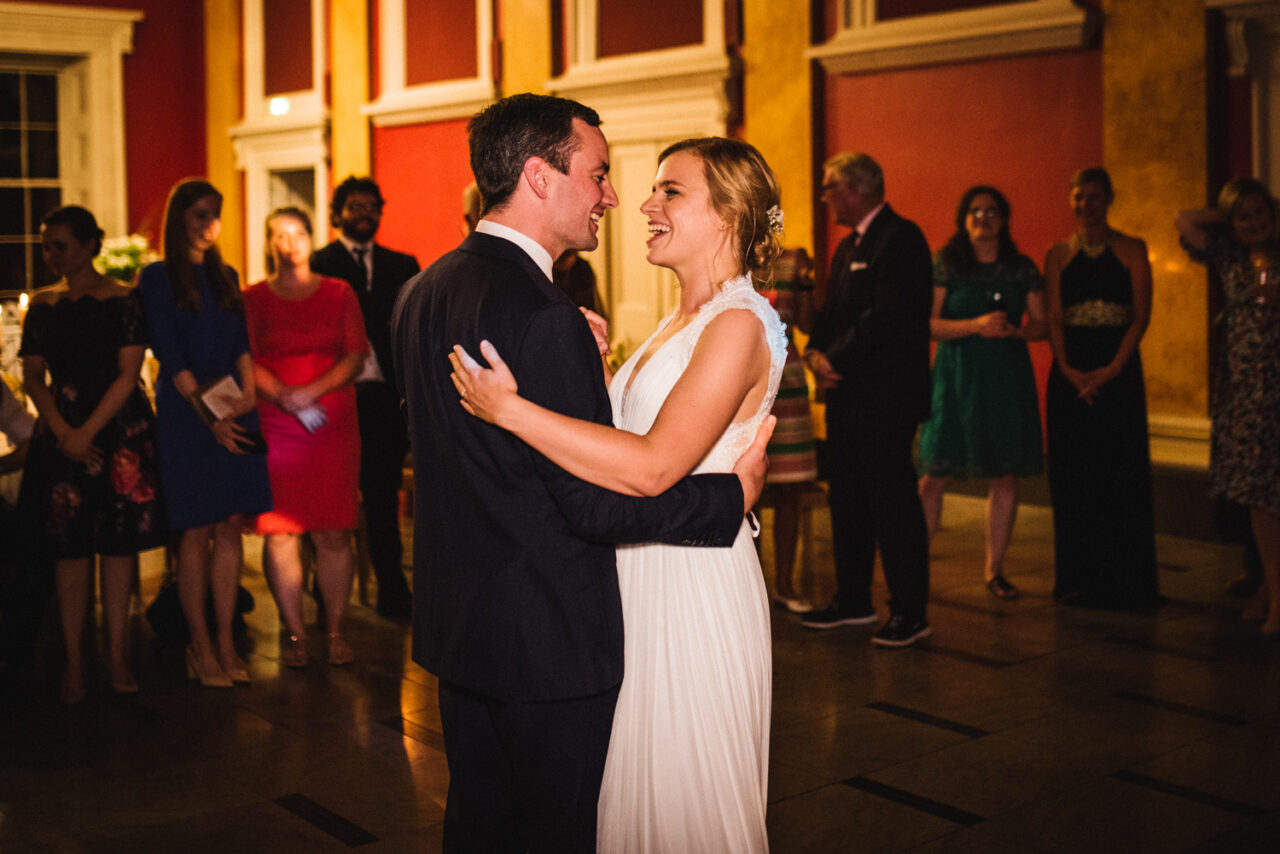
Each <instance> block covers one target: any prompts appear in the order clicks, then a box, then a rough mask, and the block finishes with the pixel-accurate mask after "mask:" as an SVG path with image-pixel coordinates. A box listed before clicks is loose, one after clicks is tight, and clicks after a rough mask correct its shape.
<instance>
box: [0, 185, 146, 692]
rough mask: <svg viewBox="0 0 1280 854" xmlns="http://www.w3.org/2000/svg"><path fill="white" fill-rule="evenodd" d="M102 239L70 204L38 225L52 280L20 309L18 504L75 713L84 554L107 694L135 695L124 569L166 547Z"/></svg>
mask: <svg viewBox="0 0 1280 854" xmlns="http://www.w3.org/2000/svg"><path fill="white" fill-rule="evenodd" d="M102 236H103V232H102V229H100V228H99V227H98V223H97V220H96V219H94V216H93V214H92V213H90V212H89V211H87V210H85V209H84V208H82V207H78V206H76V205H68V206H66V207H62V208H58V209H57V210H55V211H53V212H52V213H50V214H49V215H48V216H46V217H45V218H44V220H43V221H42V223H41V225H40V246H41V251H42V254H43V255H44V260H45V263H46V264H48V265H49V269H51V270H52V271H53V273H54V274H55V275H57V276H58V277H59V278H58V281H56V282H55V283H53V284H52V285H50V286H49V287H47V288H43V289H41V290H39V291H37V292H36V294H35V298H34V299H33V300H32V301H31V309H30V311H28V312H27V317H26V322H25V323H24V325H23V329H22V349H21V351H20V353H19V355H20V356H21V357H22V372H23V376H24V378H25V381H24V384H25V387H26V391H27V394H28V395H29V396H30V397H31V399H32V401H34V402H35V405H36V409H37V410H38V411H39V413H40V420H39V423H38V425H37V428H36V433H35V435H34V436H33V437H32V440H31V447H30V449H29V451H28V453H27V467H26V475H25V477H24V478H23V483H22V495H21V496H20V498H19V504H20V505H24V506H26V507H30V508H32V509H33V510H34V511H35V512H36V513H37V514H38V518H39V519H40V520H41V523H42V528H41V531H40V533H41V535H42V536H43V538H44V539H45V542H46V544H47V546H48V548H49V549H50V553H51V555H52V557H53V559H54V561H55V567H54V577H55V586H56V588H57V595H58V608H59V612H60V614H61V617H62V636H63V641H64V643H65V646H66V672H65V673H64V675H63V677H62V685H61V690H60V694H61V697H62V700H63V702H65V703H77V702H79V701H80V700H82V699H84V696H85V693H86V690H87V689H86V674H85V661H84V658H83V654H82V650H83V648H84V643H83V641H84V627H85V624H86V622H87V621H88V620H87V618H88V614H89V604H90V602H91V600H92V598H93V575H92V571H93V559H94V556H95V555H97V556H98V557H99V558H100V561H99V563H100V572H101V589H102V611H103V618H104V622H105V624H106V636H107V672H108V676H109V680H110V684H111V690H112V691H114V692H115V693H117V694H128V693H134V692H136V691H137V690H138V683H137V682H136V681H135V680H134V677H133V673H132V671H131V669H130V667H129V663H128V656H127V654H126V650H125V635H126V627H127V621H128V616H129V597H130V593H131V590H132V584H133V578H134V566H135V561H136V559H137V555H138V552H140V551H142V550H144V549H151V548H155V547H157V546H161V545H164V543H165V540H166V538H167V536H168V530H167V525H166V523H165V518H164V509H163V507H162V506H161V504H160V499H159V495H158V479H159V478H158V473H157V471H156V444H155V416H154V415H153V414H152V411H151V404H150V403H149V402H148V401H147V398H146V395H145V394H144V393H143V390H142V386H141V385H140V383H139V370H140V369H141V367H142V357H143V353H144V351H145V350H146V346H147V331H146V323H145V321H144V318H143V312H142V303H141V301H140V300H139V299H138V296H137V294H136V293H135V292H134V291H133V290H132V289H131V288H129V287H126V286H125V285H122V284H120V283H119V282H117V281H115V280H114V279H110V278H108V277H106V276H104V275H102V274H100V273H98V271H97V270H95V269H94V268H93V259H94V257H95V256H96V255H97V254H98V252H99V250H100V249H101V248H102Z"/></svg>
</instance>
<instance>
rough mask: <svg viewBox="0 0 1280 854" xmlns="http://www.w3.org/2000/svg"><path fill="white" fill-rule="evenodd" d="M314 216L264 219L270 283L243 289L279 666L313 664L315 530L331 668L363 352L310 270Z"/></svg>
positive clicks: (349, 322)
mask: <svg viewBox="0 0 1280 854" xmlns="http://www.w3.org/2000/svg"><path fill="white" fill-rule="evenodd" d="M310 257H311V220H310V218H309V217H308V216H307V215H306V213H304V212H303V211H301V210H298V209H297V208H280V209H278V210H275V211H273V212H272V213H271V214H270V216H268V217H267V271H268V273H269V277H268V278H267V280H266V281H263V282H259V283H258V284H256V285H254V286H253V287H251V288H249V289H248V290H247V291H246V292H245V295H244V296H245V300H244V302H245V315H246V319H247V321H248V325H249V346H250V349H251V350H252V351H253V361H254V371H255V378H256V380H257V384H258V400H259V411H260V413H261V417H262V433H263V437H264V438H265V439H266V442H267V470H268V473H269V474H270V478H271V492H272V495H273V497H274V499H275V508H274V509H273V510H272V511H271V512H270V513H264V514H262V515H261V516H259V517H258V522H257V531H258V533H259V534H262V535H263V537H264V538H265V539H264V544H263V549H262V564H263V569H264V570H265V571H266V575H267V581H268V582H269V583H270V585H271V592H272V595H273V596H275V600H276V607H277V608H278V609H279V612H280V619H281V621H282V622H283V623H284V625H285V628H286V630H287V631H288V640H287V642H286V643H285V644H284V649H283V650H282V651H281V660H282V661H283V663H284V664H285V665H286V666H289V667H304V666H306V664H307V663H308V661H309V656H308V653H307V645H306V632H305V629H304V627H303V623H302V560H301V557H300V555H299V552H298V536H299V535H300V534H304V533H308V532H309V533H310V534H311V540H312V542H313V543H314V544H315V548H316V576H317V578H318V580H319V586H320V594H321V596H322V597H323V599H324V604H325V609H324V612H325V614H324V615H325V627H324V628H325V632H326V633H327V635H328V640H329V644H328V660H329V663H330V664H335V665H340V664H347V663H349V662H350V661H352V660H353V659H354V655H353V654H352V652H351V647H350V646H349V645H348V644H347V642H346V640H345V639H344V638H343V636H342V617H343V614H344V613H345V611H346V605H347V599H348V597H349V596H350V595H351V578H352V574H353V571H354V561H353V559H352V554H351V531H352V529H354V528H355V526H356V507H357V499H358V496H357V490H358V479H359V465H360V462H359V461H360V433H359V428H358V427H357V422H356V395H355V388H354V386H353V385H352V381H353V380H354V378H355V376H356V374H357V373H358V372H359V370H360V367H361V365H362V364H363V363H364V358H365V352H366V351H367V350H368V348H369V343H368V340H367V339H366V337H365V331H364V320H363V318H362V317H361V314H360V305H359V303H358V302H357V301H356V296H355V294H354V293H353V292H352V290H351V288H350V287H349V286H348V285H347V283H346V282H344V281H342V280H340V279H329V278H324V277H322V276H319V275H317V274H315V273H313V272H311V264H310Z"/></svg>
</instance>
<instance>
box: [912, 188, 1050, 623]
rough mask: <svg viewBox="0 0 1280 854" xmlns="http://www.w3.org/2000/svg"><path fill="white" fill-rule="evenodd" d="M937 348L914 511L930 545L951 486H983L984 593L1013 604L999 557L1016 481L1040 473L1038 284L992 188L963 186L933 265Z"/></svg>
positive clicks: (1014, 504) (1014, 505)
mask: <svg viewBox="0 0 1280 854" xmlns="http://www.w3.org/2000/svg"><path fill="white" fill-rule="evenodd" d="M933 280H934V290H933V318H932V319H931V320H930V322H929V327H930V332H931V334H932V337H933V340H934V341H937V342H938V349H937V353H936V355H935V357H934V363H933V401H932V405H931V415H930V418H929V420H928V421H926V422H925V423H924V425H923V426H922V427H921V430H920V467H921V468H922V469H923V470H924V472H925V475H924V477H923V478H921V480H920V502H921V504H922V505H923V507H924V515H925V523H926V525H927V526H928V530H929V536H930V537H931V538H932V536H933V534H934V533H935V532H936V531H937V530H938V524H939V522H940V520H941V518H942V495H943V491H944V489H945V488H946V485H947V482H948V480H949V479H950V478H952V477H959V478H970V477H981V478H986V479H987V480H988V483H989V485H988V488H987V528H986V543H987V548H986V564H985V567H984V575H985V578H986V587H987V591H988V592H989V593H990V594H991V595H992V596H995V597H996V598H997V599H1016V598H1018V595H1019V593H1018V588H1017V587H1015V586H1014V585H1013V583H1012V582H1010V581H1009V580H1008V579H1007V578H1006V577H1005V575H1004V567H1003V564H1004V554H1005V550H1006V548H1007V547H1008V545H1009V537H1010V535H1011V534H1012V532H1013V523H1014V519H1015V518H1016V516H1017V512H1018V481H1017V478H1019V477H1029V476H1033V475H1037V474H1039V473H1040V472H1041V470H1042V468H1043V453H1042V439H1041V434H1040V409H1039V405H1038V403H1037V399H1036V384H1035V375H1034V374H1033V372H1032V369H1031V357H1030V355H1029V354H1028V353H1027V343H1026V342H1027V341H1034V340H1038V339H1041V338H1043V337H1044V334H1045V322H1044V297H1043V293H1042V287H1043V280H1042V279H1041V278H1040V271H1039V270H1038V269H1036V265H1035V262H1034V261H1032V260H1031V259H1030V258H1028V257H1027V256H1026V255H1022V254H1020V253H1019V252H1018V247H1017V246H1016V245H1015V244H1014V242H1013V238H1012V237H1010V235H1009V202H1008V200H1006V199H1005V197H1004V194H1003V193H1001V192H1000V191H999V190H997V189H996V188H995V187H989V186H981V185H980V186H976V187H970V188H969V189H968V190H966V191H965V193H964V195H963V196H961V197H960V204H959V206H958V207H957V208H956V231H955V233H954V234H953V235H952V236H951V239H950V240H948V241H947V243H946V245H945V246H943V247H942V249H941V251H939V252H938V254H937V257H936V258H935V260H934V279H933Z"/></svg>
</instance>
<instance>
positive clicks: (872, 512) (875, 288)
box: [803, 153, 933, 647]
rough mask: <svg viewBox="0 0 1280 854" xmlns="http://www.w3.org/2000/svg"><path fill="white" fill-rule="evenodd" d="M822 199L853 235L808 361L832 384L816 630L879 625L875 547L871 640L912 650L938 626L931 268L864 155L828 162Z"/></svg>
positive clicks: (835, 262) (913, 229)
mask: <svg viewBox="0 0 1280 854" xmlns="http://www.w3.org/2000/svg"><path fill="white" fill-rule="evenodd" d="M822 198H823V200H824V201H825V202H826V203H827V205H828V206H830V207H831V209H832V211H833V212H834V214H835V220H836V223H837V224H839V225H846V226H849V227H851V228H852V229H853V231H852V232H851V233H850V234H849V235H848V236H847V237H846V238H845V239H844V240H842V241H840V244H839V246H837V247H836V251H835V255H834V256H833V258H832V261H831V271H830V274H829V276H828V288H827V299H826V304H825V306H824V307H823V309H822V311H821V312H819V314H818V316H817V318H816V319H815V321H814V325H813V335H812V336H811V337H810V339H809V346H808V348H807V349H806V350H805V354H804V360H805V364H806V365H808V366H809V369H810V370H812V371H813V373H814V376H815V377H816V378H817V381H818V383H819V385H821V386H822V387H823V388H824V389H825V390H826V403H827V451H828V463H829V472H828V479H829V481H830V485H831V529H832V536H833V545H834V549H835V560H836V581H837V592H836V598H835V600H834V601H833V602H832V603H831V606H830V607H828V608H827V609H826V610H824V611H819V612H816V613H813V614H809V615H808V616H806V617H805V618H804V620H803V624H804V625H805V626H807V627H809V628H811V629H827V628H834V627H836V626H844V625H859V624H867V623H873V622H875V621H876V620H877V617H876V611H875V608H874V607H873V606H872V604H871V575H872V570H873V568H874V566H875V554H876V546H877V545H879V547H880V561H881V565H882V566H883V567H884V575H885V581H886V582H888V585H889V596H890V601H889V619H888V621H887V622H885V623H884V625H883V626H881V627H880V629H879V630H878V631H877V632H876V633H875V634H874V635H873V636H872V638H871V640H872V642H874V643H876V644H879V645H881V646H891V647H900V646H909V645H911V644H913V643H915V642H916V641H918V640H920V639H921V638H925V637H928V636H929V634H930V633H931V629H930V627H929V621H928V619H927V618H926V616H925V600H926V599H927V598H928V595H929V545H928V535H927V534H926V532H925V522H924V512H923V510H922V509H921V506H920V498H919V495H918V494H917V492H916V472H915V468H914V466H913V464H912V460H911V445H912V441H913V440H914V437H915V432H916V426H917V425H918V424H919V423H920V422H921V421H923V420H924V419H925V418H926V417H928V415H929V397H930V382H929V316H930V313H931V308H932V303H933V268H932V263H931V261H930V257H929V245H928V244H927V243H926V242H925V239H924V235H923V234H922V233H921V232H920V229H919V228H918V227H917V226H916V224H915V223H913V222H910V221H908V220H905V219H903V218H902V217H900V216H898V215H897V214H896V213H894V212H893V209H892V208H890V207H889V205H888V204H887V203H886V202H885V200H884V173H883V172H882V171H881V170H880V166H879V164H877V163H876V162H875V161H874V160H872V159H871V158H870V157H868V156H867V155H865V154H848V153H846V154H839V155H836V156H835V157H833V158H831V160H829V161H827V163H826V164H825V166H824V175H823V179H822Z"/></svg>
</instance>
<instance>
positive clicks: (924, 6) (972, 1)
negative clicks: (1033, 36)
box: [876, 0, 1021, 21]
mask: <svg viewBox="0 0 1280 854" xmlns="http://www.w3.org/2000/svg"><path fill="white" fill-rule="evenodd" d="M1018 2H1021V0H878V2H877V3H876V20H879V21H888V20H890V19H892V18H906V17H909V16H911V15H929V14H932V13H934V12H956V11H959V10H961V9H973V8H977V7H979V6H1001V5H1005V4H1008V3H1018Z"/></svg>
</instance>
